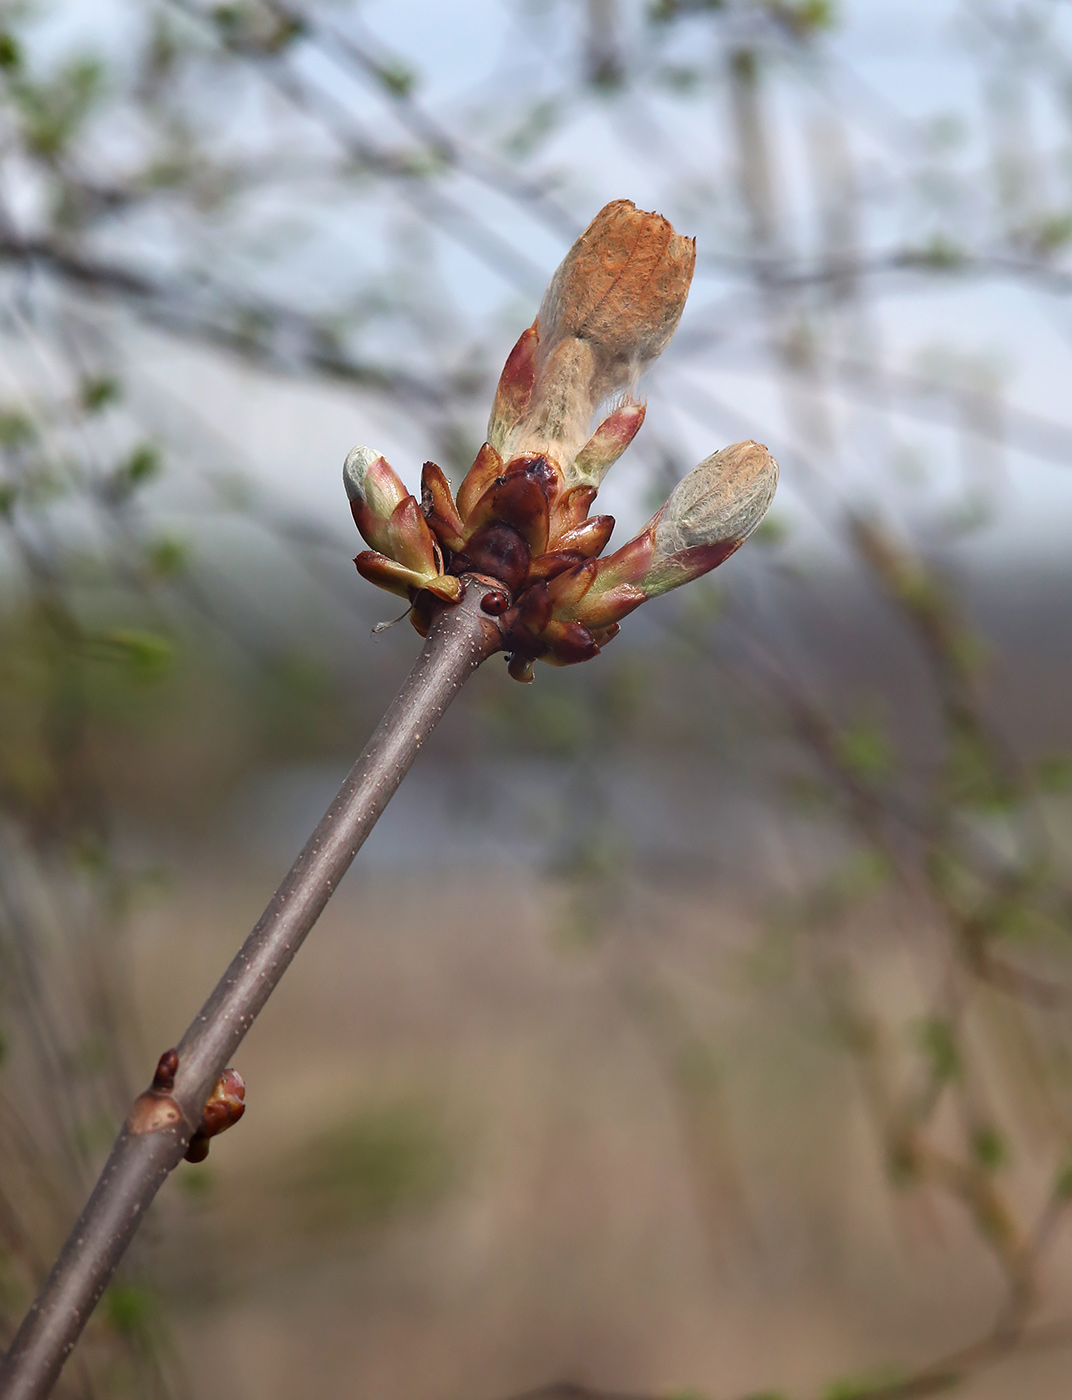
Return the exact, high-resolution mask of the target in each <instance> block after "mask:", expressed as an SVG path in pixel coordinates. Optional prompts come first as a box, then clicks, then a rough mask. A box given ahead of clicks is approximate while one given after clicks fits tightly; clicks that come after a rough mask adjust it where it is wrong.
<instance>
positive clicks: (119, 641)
mask: <svg viewBox="0 0 1072 1400" xmlns="http://www.w3.org/2000/svg"><path fill="white" fill-rule="evenodd" d="M91 645H92V647H93V649H94V650H96V651H97V652H98V654H99V655H102V656H103V657H105V658H112V659H115V660H118V661H125V662H127V664H128V665H129V666H130V668H131V670H132V671H133V672H134V673H135V674H136V675H137V676H138V677H139V678H141V679H143V680H156V679H158V678H159V677H160V676H162V675H163V674H164V673H165V672H166V671H167V670H168V669H169V668H170V666H171V664H172V661H173V659H174V648H173V647H172V645H171V643H170V642H169V641H168V639H167V638H166V637H161V636H159V635H158V634H157V633H155V632H139V631H134V630H127V629H117V630H115V631H112V632H103V633H101V634H99V635H98V636H96V637H94V638H92V639H91Z"/></svg>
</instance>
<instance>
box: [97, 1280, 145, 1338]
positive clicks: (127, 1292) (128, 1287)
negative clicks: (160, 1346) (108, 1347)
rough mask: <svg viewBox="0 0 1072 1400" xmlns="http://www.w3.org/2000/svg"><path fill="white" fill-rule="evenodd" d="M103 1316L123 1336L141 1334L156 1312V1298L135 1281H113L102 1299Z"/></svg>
mask: <svg viewBox="0 0 1072 1400" xmlns="http://www.w3.org/2000/svg"><path fill="white" fill-rule="evenodd" d="M102 1307H103V1312H104V1316H105V1317H106V1318H107V1320H108V1321H109V1322H110V1323H111V1325H112V1326H113V1327H114V1328H115V1329H116V1331H117V1332H122V1333H123V1334H124V1335H125V1336H128V1337H129V1336H138V1335H143V1334H144V1333H145V1332H146V1331H147V1329H148V1327H149V1325H150V1323H151V1322H152V1319H153V1315H154V1313H155V1312H156V1300H155V1299H154V1297H153V1295H152V1294H151V1293H150V1292H149V1290H148V1289H146V1288H144V1287H142V1286H141V1285H140V1284H136V1283H113V1284H112V1286H111V1288H109V1289H108V1291H107V1293H105V1295H104V1298H103V1300H102Z"/></svg>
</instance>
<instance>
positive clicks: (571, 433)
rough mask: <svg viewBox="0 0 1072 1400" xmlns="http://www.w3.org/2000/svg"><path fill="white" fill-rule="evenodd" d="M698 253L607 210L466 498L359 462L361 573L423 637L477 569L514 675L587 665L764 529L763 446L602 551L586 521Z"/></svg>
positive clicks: (623, 203) (514, 365)
mask: <svg viewBox="0 0 1072 1400" xmlns="http://www.w3.org/2000/svg"><path fill="white" fill-rule="evenodd" d="M695 257H696V250H695V244H694V242H693V240H691V239H688V238H682V237H681V236H680V235H678V234H676V233H675V232H674V230H673V229H672V228H671V226H670V224H669V223H668V222H667V221H666V220H665V219H663V218H662V217H661V216H660V215H658V214H646V213H643V212H642V211H640V210H638V209H636V208H635V207H634V206H633V204H632V203H631V202H630V201H628V200H618V201H616V202H615V203H613V204H608V205H607V206H606V208H605V209H603V210H602V211H601V212H600V213H599V214H598V215H597V216H596V218H595V219H594V220H593V221H592V223H591V224H590V225H589V227H588V228H587V229H586V230H585V232H584V233H583V234H582V235H581V237H580V238H579V239H578V240H577V242H576V243H575V244H574V245H573V247H572V248H571V249H570V251H569V253H568V254H567V255H566V258H565V260H564V261H563V263H562V265H561V267H559V269H558V271H557V272H556V273H555V275H554V277H553V278H552V280H551V284H550V286H549V287H548V289H547V292H546V293H545V295H544V299H543V303H542V304H541V306H540V310H539V314H538V315H537V318H536V320H535V322H534V323H533V325H532V326H530V327H529V329H528V330H526V331H525V332H524V333H523V334H522V336H521V338H520V340H519V341H518V342H517V344H516V345H515V346H514V348H513V350H512V351H511V352H510V355H509V358H508V359H507V361H506V365H505V367H504V369H503V372H502V376H501V378H500V380H499V385H498V389H497V391H496V395H495V402H494V405H493V406H492V410H491V417H490V421H489V424H488V435H487V441H486V442H485V443H484V445H483V447H481V449H480V451H479V453H478V454H477V457H476V461H475V462H474V463H473V465H472V467H471V468H470V470H469V473H468V474H467V476H466V477H465V479H464V481H463V482H462V483H461V486H460V487H459V488H458V493H457V498H455V497H454V496H453V495H452V493H451V489H450V486H449V484H448V482H447V479H446V477H445V476H444V475H443V473H442V471H441V470H440V469H439V467H437V466H436V465H435V463H433V462H426V463H425V465H424V471H423V474H422V477H421V501H420V504H419V505H418V503H417V501H416V499H415V497H414V496H412V495H411V494H410V493H408V492H407V491H406V488H405V486H404V485H403V484H402V482H401V481H400V479H399V478H398V476H397V475H396V474H395V472H394V471H393V470H392V468H391V467H390V466H389V465H388V463H387V462H386V461H385V460H384V458H383V457H381V456H379V455H378V454H377V453H375V452H373V451H372V450H371V449H369V448H366V447H355V448H354V450H353V451H352V452H351V453H350V455H349V456H348V457H347V459H346V465H345V467H344V471H343V477H344V481H345V485H346V490H347V494H348V496H349V498H350V507H351V510H352V512H353V516H354V520H355V522H356V524H357V527H358V530H359V531H360V532H361V535H362V537H363V538H364V539H365V541H366V543H367V544H369V545H370V546H371V548H370V549H368V550H366V551H365V552H364V553H362V554H359V555H358V556H357V558H356V560H355V561H354V562H355V563H356V565H357V568H358V571H359V572H360V573H361V574H362V576H363V577H364V578H367V579H369V580H370V581H371V582H373V583H376V584H379V585H380V586H381V587H383V588H387V589H389V590H390V591H391V592H394V593H398V594H400V595H401V596H402V597H405V598H408V599H409V601H410V602H411V604H412V608H411V613H410V616H411V619H412V621H413V623H414V626H415V627H416V628H417V630H418V631H419V632H421V633H422V635H423V634H425V633H427V630H428V627H429V625H430V623H431V620H432V618H433V616H434V615H435V613H436V611H437V610H438V609H439V608H441V607H442V606H444V605H445V604H450V603H453V602H456V601H457V600H458V599H459V598H460V597H461V595H462V591H463V586H464V585H463V582H462V580H463V578H464V576H465V575H469V574H475V575H480V576H481V577H482V578H483V579H484V580H485V582H489V581H490V582H492V583H493V584H494V587H493V589H492V591H490V592H489V593H488V594H487V595H486V596H485V598H484V600H483V604H482V606H483V607H484V609H485V611H487V612H489V613H491V614H493V615H495V616H497V617H498V619H499V625H500V629H501V631H502V636H503V648H504V650H506V651H507V652H509V653H510V674H511V675H512V676H514V678H515V679H517V680H530V679H531V678H532V664H533V662H534V661H536V660H544V661H549V662H551V663H552V664H557V665H562V666H565V665H570V664H572V663H573V662H577V661H586V660H588V659H589V658H590V657H592V656H595V655H596V654H597V653H598V652H599V650H600V648H601V647H602V646H603V645H605V644H606V642H608V641H609V640H610V639H611V638H612V637H613V636H614V635H615V634H616V633H617V631H618V624H619V622H620V621H621V619H622V618H623V617H625V616H626V614H628V613H630V612H632V611H633V609H634V608H636V607H638V606H639V605H640V604H641V603H642V602H644V601H645V600H646V599H648V598H652V597H655V596H657V595H658V594H660V593H665V592H667V591H668V590H669V589H671V588H676V587H678V585H680V584H682V583H687V582H688V581H689V580H690V579H693V578H697V577H699V576H700V575H701V574H704V573H706V572H707V571H708V570H710V569H713V568H715V567H716V565H718V564H721V563H722V561H723V560H724V559H726V558H727V557H728V556H729V555H730V554H732V553H733V551H734V550H735V549H737V548H738V546H739V545H740V544H741V543H742V542H743V541H744V540H745V539H746V538H747V536H748V535H749V534H750V533H751V531H752V530H753V529H754V528H755V527H756V525H757V524H758V523H759V521H760V520H761V519H762V517H763V514H764V512H765V511H766V509H767V507H768V506H769V504H770V502H771V498H772V497H773V495H774V488H775V486H776V484H777V478H778V466H777V463H776V462H775V461H774V459H773V457H771V455H770V453H769V452H768V451H767V449H766V448H765V447H762V446H760V445H759V444H758V443H754V442H743V443H736V444H735V445H734V446H732V447H727V448H724V449H723V450H722V451H721V452H716V453H715V454H714V455H713V456H711V457H708V458H707V459H706V460H705V461H703V462H701V463H700V465H699V466H698V467H697V468H696V469H695V471H693V472H691V473H690V474H689V475H688V476H687V477H685V479H684V480H683V481H682V482H680V483H679V485H678V486H677V487H676V489H675V490H674V491H673V493H672V494H671V496H670V499H669V500H668V501H667V502H666V504H665V505H664V506H663V507H662V509H661V510H660V511H659V512H658V513H657V514H656V515H655V517H654V518H653V519H652V520H651V521H649V522H648V524H647V525H646V526H645V528H644V529H643V530H642V531H641V532H640V534H639V535H637V536H636V538H635V539H632V540H630V541H629V542H628V543H627V544H625V545H623V546H622V548H621V549H619V550H617V551H616V552H615V553H614V554H611V555H608V556H607V557H606V558H601V557H600V556H601V555H602V552H603V549H604V548H605V546H606V544H607V542H608V540H609V539H610V535H611V531H612V530H613V528H614V520H613V518H612V517H611V516H609V515H592V516H590V515H589V513H588V512H589V510H590V509H591V506H592V503H593V502H594V500H595V498H596V493H597V491H598V489H599V486H600V483H601V482H602V480H603V477H604V476H605V474H606V472H607V470H608V469H609V468H610V467H611V466H612V465H613V464H614V462H615V461H617V459H618V458H619V457H620V456H621V454H622V453H623V452H624V451H625V449H626V448H627V447H628V446H629V443H630V442H631V441H632V440H633V438H634V437H635V436H636V433H637V431H638V430H639V428H640V425H641V424H642V423H643V421H644V412H645V410H644V406H643V404H641V403H638V402H637V401H636V400H635V399H634V398H633V397H632V391H633V389H634V388H635V385H636V380H637V378H638V377H639V375H640V373H641V372H642V371H643V370H644V369H645V368H646V366H647V365H648V364H650V363H651V361H652V360H654V359H655V357H656V356H657V355H659V354H660V352H661V351H662V350H663V349H664V348H665V346H666V344H667V342H668V341H669V339H670V337H671V336H672V335H673V333H674V331H675V329H676V328H677V324H678V321H679V320H680V319H681V313H682V310H683V309H684V305H685V298H686V296H687V295H688V290H689V284H690V282H691V280H692V272H693V267H694V264H695ZM608 401H610V402H612V403H613V405H614V406H613V407H612V408H611V411H610V412H609V414H608V416H607V417H606V418H604V419H603V421H602V422H601V423H600V424H599V426H598V427H597V428H596V429H595V432H591V425H592V419H593V416H594V415H595V412H596V410H597V409H598V408H599V406H600V404H602V403H605V402H608Z"/></svg>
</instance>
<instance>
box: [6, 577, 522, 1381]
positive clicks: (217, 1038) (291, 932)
mask: <svg viewBox="0 0 1072 1400" xmlns="http://www.w3.org/2000/svg"><path fill="white" fill-rule="evenodd" d="M487 591H488V589H487V587H486V586H485V585H484V584H482V583H481V582H479V581H477V580H475V579H470V580H468V582H467V588H466V593H465V596H464V598H463V599H462V601H461V602H460V603H459V604H458V605H457V606H455V607H452V608H447V609H445V610H444V611H443V612H442V613H441V614H440V615H439V617H438V618H437V619H436V621H435V622H434V623H433V625H432V628H431V631H430V633H429V636H428V640H427V642H426V643H425V646H424V649H423V650H422V652H421V654H420V657H419V658H418V660H417V663H416V665H415V666H414V668H413V670H412V671H411V672H410V674H409V677H408V679H407V680H406V683H405V685H403V687H402V689H401V690H400V691H399V693H398V696H397V697H396V698H395V700H394V702H393V703H392V704H391V706H390V708H389V709H388V711H387V713H386V714H385V715H384V717H383V719H382V721H381V722H380V724H379V726H378V728H377V729H376V731H375V733H374V734H373V735H372V738H371V739H370V740H369V742H368V745H367V746H366V748H365V750H364V752H363V753H362V755H361V757H360V758H359V759H358V760H357V762H356V763H355V764H354V766H353V768H352V769H351V770H350V773H349V774H348V776H347V778H346V781H345V782H344V783H343V785H342V787H341V788H340V790H339V792H338V795H337V796H336V798H335V800H334V802H333V803H332V804H331V806H330V808H329V809H328V811H327V813H326V815H325V816H324V818H323V820H322V821H321V822H320V825H319V826H318V827H317V828H316V830H315V831H314V832H313V834H312V836H311V837H310V838H309V840H308V841H307V842H306V845H305V847H304V849H303V850H302V852H301V854H300V855H299V856H298V858H297V860H296V861H295V862H294V864H293V866H292V867H291V869H290V871H289V873H288V874H287V876H286V878H285V879H284V880H283V883H282V884H281V885H280V886H279V888H278V890H276V892H275V894H274V895H273V896H272V899H271V902H270V903H269V905H268V907H267V909H266V910H265V911H264V914H263V915H262V916H261V918H260V920H259V922H258V923H257V925H256V927H255V928H254V929H253V931H252V933H251V934H250V935H249V937H248V938H247V939H246V941H245V943H244V944H243V945H242V947H241V949H240V950H239V952H238V953H237V954H236V956H235V958H234V960H233V961H232V963H231V965H230V967H229V968H228V969H227V971H226V972H225V973H224V975H223V977H222V978H221V979H220V981H219V983H218V984H217V986H216V988H215V990H214V991H213V992H212V994H211V996H210V997H209V998H208V1000H207V1001H206V1002H205V1004H204V1006H203V1007H202V1008H201V1010H200V1011H199V1012H198V1014H197V1016H196V1017H195V1018H194V1020H193V1023H192V1024H191V1025H190V1027H189V1029H188V1030H187V1032H186V1034H185V1035H184V1036H183V1038H182V1040H181V1041H180V1043H179V1045H178V1051H177V1061H176V1057H175V1052H169V1053H168V1054H167V1055H165V1056H164V1057H163V1058H162V1060H161V1065H160V1067H159V1070H158V1075H157V1079H156V1080H154V1085H153V1088H152V1089H150V1090H147V1091H146V1093H145V1094H142V1095H140V1096H139V1098H138V1099H137V1100H135V1104H134V1107H133V1109H132V1110H131V1115H130V1117H129V1118H128V1120H127V1122H126V1123H125V1124H124V1126H123V1128H122V1129H121V1131H120V1133H119V1136H118V1137H117V1138H116V1140H115V1144H114V1145H113V1147H112V1150H111V1153H110V1155H109V1157H108V1160H107V1162H106V1163H105V1165H104V1170H103V1171H102V1172H101V1175H100V1179H99V1180H98V1182H97V1185H96V1186H95V1187H94V1190H93V1193H92V1195H91V1196H90V1198H89V1200H88V1201H87V1203H86V1206H85V1209H84V1210H83V1211H82V1214H81V1216H80V1217H79V1218H78V1221H77V1223H76V1224H75V1226H74V1229H73V1230H72V1231H71V1233H70V1236H69V1237H68V1240H67V1243H66V1244H65V1245H64V1247H63V1250H62V1252H61V1253H60V1256H59V1258H58V1259H57V1261H56V1264H55V1265H54V1267H53V1269H52V1272H51V1273H50V1274H49V1277H48V1279H47V1281H46V1282H45V1285H44V1287H43V1288H42V1290H41V1292H40V1294H39V1295H38V1297H37V1299H36V1301H35V1302H34V1304H33V1306H32V1307H31V1309H30V1311H29V1312H28V1313H27V1315H26V1317H25V1319H24V1321H23V1323H22V1326H21V1327H20V1328H19V1331H18V1333H17V1335H16V1337H15V1340H14V1341H13V1343H12V1344H11V1347H10V1349H9V1351H8V1352H7V1355H6V1356H5V1357H4V1358H3V1361H2V1363H0V1396H2V1397H3V1400H39V1397H42V1396H45V1395H47V1394H48V1393H49V1391H50V1390H51V1389H52V1386H53V1384H54V1383H55V1381H56V1378H57V1376H58V1375H59V1372H60V1370H61V1368H62V1366H63V1363H64V1362H65V1360H66V1359H67V1357H68V1355H69V1354H70V1352H71V1350H72V1348H73V1347H74V1345H75V1343H76V1342H77V1340H78V1338H79V1336H80V1335H81V1333H82V1329H83V1328H84V1327H85V1325H86V1322H87V1320H88V1319H89V1316H90V1314H91V1312H92V1311H93V1308H94V1306H95V1305H96V1303H97V1301H98V1299H99V1298H100V1296H101V1294H102V1293H103V1291H104V1289H105V1287H106V1286H107V1284H108V1282H109V1280H110V1279H111V1277H112V1275H113V1273H114V1272H115V1269H116V1267H117V1265H118V1264H119V1261H120V1260H121V1259H122V1257H123V1255H124V1253H125V1252H126V1249H127V1246H128V1245H129V1244H130V1241H131V1239H132V1238H133V1236H134V1233H135V1231H136V1230H137V1228H138V1226H139V1224H140V1223H141V1219H142V1216H143V1215H144V1213H145V1211H146V1210H147V1208H148V1206H149V1204H150V1203H151V1201H152V1199H153V1197H154V1196H155V1195H156V1193H157V1191H158V1190H159V1189H160V1187H161V1186H162V1185H163V1183H164V1181H165V1180H166V1179H167V1177H168V1175H169V1174H170V1173H171V1172H172V1171H173V1170H174V1168H175V1167H177V1166H178V1164H179V1162H181V1161H182V1159H183V1156H184V1155H185V1154H186V1151H187V1148H188V1147H189V1144H190V1139H191V1137H193V1135H194V1133H195V1132H196V1131H197V1129H198V1126H199V1124H200V1123H201V1116H202V1109H203V1107H204V1104H205V1101H206V1099H207V1098H208V1096H209V1094H210V1092H211V1091H212V1089H213V1086H214V1085H215V1084H216V1082H217V1080H218V1079H219V1077H220V1075H221V1073H222V1071H223V1069H224V1067H225V1066H226V1065H227V1063H228V1061H229V1060H230V1058H231V1056H232V1055H233V1053H234V1051H235V1050H236V1049H237V1048H238V1046H239V1044H240V1043H241V1041H242V1039H243V1038H244V1036H245V1034H246V1032H247V1031H248V1030H249V1028H250V1026H252V1024H253V1022H254V1020H255V1019H256V1017H257V1015H258V1013H259V1012H260V1011H261V1009H262V1008H263V1006H264V1004H265V1002H266V1001H267V1000H268V998H269V996H270V995H271V994H272V992H273V991H274V990H275V988H276V986H277V985H278V983H279V981H280V978H281V977H282V976H283V973H284V972H286V970H287V968H288V966H289V965H290V962H291V959H292V958H293V957H294V955H295V953H296V952H297V951H298V949H299V948H300V947H301V945H302V942H303V941H304V939H305V936H306V934H308V932H309V930H310V929H311V928H312V926H313V924H314V923H315V922H316V920H317V919H318V917H319V916H320V914H321V912H322V911H323V909H324V906H325V905H326V904H327V902H328V900H329V899H330V897H331V895H332V893H333V892H334V890H335V887H336V886H337V885H338V883H339V881H340V880H341V879H342V877H343V875H344V874H345V873H346V871H347V869H348V868H349V866H350V863H351V861H352V860H353V858H354V856H355V855H356V854H357V852H358V850H359V849H360V847H361V845H362V843H363V842H364V840H365V838H366V837H367V836H368V834H369V832H370V831H371V830H372V828H373V827H374V826H375V824H376V822H377V820H378V819H379V817H380V814H381V813H382V812H383V809H384V808H385V807H386V806H387V803H388V801H389V800H390V798H391V797H392V796H393V794H394V792H395V789H396V788H397V787H398V785H399V783H401V781H402V779H403V778H404V777H405V775H406V773H407V772H408V771H409V769H410V766H411V765H412V763H413V761H414V759H415V758H416V757H417V753H418V751H419V749H420V747H421V745H422V744H423V743H424V741H425V739H426V738H427V737H428V734H429V733H430V732H431V730H432V729H433V728H434V727H435V725H436V724H437V723H438V721H439V720H440V719H441V718H442V715H443V713H444V711H445V710H446V708H447V706H448V705H449V704H450V702H451V701H452V700H453V699H454V697H455V695H456V694H457V693H458V691H459V690H460V689H461V687H462V685H463V684H464V682H465V681H466V680H467V679H468V677H469V676H470V675H471V674H472V673H473V671H475V670H476V668H477V667H478V666H479V665H480V664H481V662H482V661H484V660H485V659H486V658H487V657H488V656H490V655H492V653H493V652H495V651H497V650H498V649H499V645H500V634H499V628H498V626H497V624H496V623H495V622H494V620H493V619H492V618H490V617H488V616H487V614H485V613H484V612H482V611H481V609H480V602H481V599H482V598H483V596H484V595H485V593H486V592H487ZM165 1062H166V1063H165Z"/></svg>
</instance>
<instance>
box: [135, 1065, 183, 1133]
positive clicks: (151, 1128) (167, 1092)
mask: <svg viewBox="0 0 1072 1400" xmlns="http://www.w3.org/2000/svg"><path fill="white" fill-rule="evenodd" d="M178 1068H179V1052H178V1051H177V1050H174V1049H172V1050H165V1051H164V1053H163V1054H162V1055H161V1056H160V1059H159V1060H158V1061H157V1064H156V1072H155V1073H154V1074H153V1082H152V1083H151V1084H150V1085H149V1087H148V1089H146V1090H145V1091H144V1093H141V1094H139V1095H138V1097H137V1098H136V1099H135V1100H134V1102H133V1104H132V1105H131V1109H130V1113H129V1114H128V1115H127V1131H128V1132H130V1133H132V1134H134V1136H136V1137H140V1136H141V1135H142V1134H143V1133H158V1132H160V1131H161V1130H162V1129H164V1128H174V1127H177V1126H178V1125H179V1124H180V1123H182V1121H183V1117H182V1109H181V1108H180V1107H179V1105H178V1103H177V1101H176V1099H175V1096H174V1095H173V1093H172V1090H173V1089H174V1087H175V1074H176V1072H177V1071H178Z"/></svg>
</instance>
